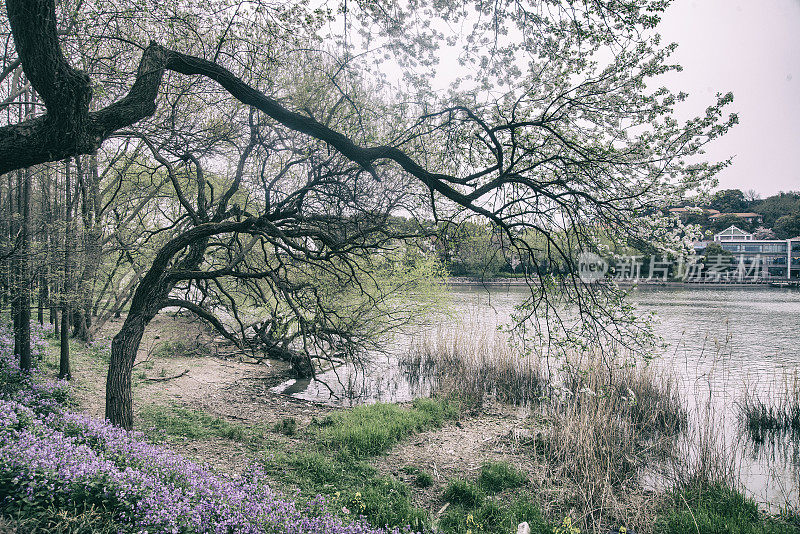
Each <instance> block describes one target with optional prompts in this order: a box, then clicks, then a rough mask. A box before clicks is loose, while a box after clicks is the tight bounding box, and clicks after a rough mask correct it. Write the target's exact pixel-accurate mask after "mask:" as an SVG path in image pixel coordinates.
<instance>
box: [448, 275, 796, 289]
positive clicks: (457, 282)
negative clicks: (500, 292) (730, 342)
mask: <svg viewBox="0 0 800 534" xmlns="http://www.w3.org/2000/svg"><path fill="white" fill-rule="evenodd" d="M447 283H448V284H449V285H452V286H487V287H500V286H525V285H527V283H528V282H527V281H526V280H525V279H524V278H473V277H468V276H457V277H451V278H449V279H448V280H447ZM618 284H619V286H620V287H625V288H629V287H670V288H678V287H680V288H692V289H697V288H713V289H725V288H730V289H744V288H753V289H764V288H775V289H786V288H800V282H798V281H794V280H793V281H788V280H786V281H780V280H775V281H771V282H675V281H667V282H663V281H647V280H640V281H638V282H630V281H624V280H623V281H620V282H618ZM784 284H785V285H784Z"/></svg>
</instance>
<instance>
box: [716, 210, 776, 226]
mask: <svg viewBox="0 0 800 534" xmlns="http://www.w3.org/2000/svg"><path fill="white" fill-rule="evenodd" d="M723 217H736V218H738V219H742V220H743V221H746V222H747V223H749V224H753V223H758V224H760V223H761V222H763V220H764V218H763V217H762V216H761V215H759V214H758V213H753V212H749V211H748V212H744V213H714V214H713V215H709V216H708V218H709V220H712V221H715V220H717V219H721V218H723Z"/></svg>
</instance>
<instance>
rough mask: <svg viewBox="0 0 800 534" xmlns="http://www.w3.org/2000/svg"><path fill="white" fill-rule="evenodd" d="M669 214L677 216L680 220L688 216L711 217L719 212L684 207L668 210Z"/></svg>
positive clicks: (709, 209)
mask: <svg viewBox="0 0 800 534" xmlns="http://www.w3.org/2000/svg"><path fill="white" fill-rule="evenodd" d="M669 212H670V214H672V215H677V216H678V217H680V218H682V219H683V218H686V217H688V216H690V215H705V216H706V217H709V218H710V217H712V216H714V215H716V214H718V213H719V210H714V209H711V208H699V207H697V206H684V207H682V208H670V209H669Z"/></svg>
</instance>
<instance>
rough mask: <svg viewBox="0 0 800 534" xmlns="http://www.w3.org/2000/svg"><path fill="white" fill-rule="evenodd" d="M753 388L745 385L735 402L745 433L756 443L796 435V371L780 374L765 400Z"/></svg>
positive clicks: (799, 386)
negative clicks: (780, 378)
mask: <svg viewBox="0 0 800 534" xmlns="http://www.w3.org/2000/svg"><path fill="white" fill-rule="evenodd" d="M755 391H757V388H755V387H748V388H745V394H744V396H743V398H742V399H741V401H740V402H739V403H738V405H739V420H740V423H741V424H742V426H743V428H744V430H745V432H746V434H747V436H748V437H749V438H750V439H751V440H753V441H754V442H756V443H764V442H765V441H767V440H768V439H771V438H774V437H790V438H793V439H800V376H798V374H797V372H794V373H792V374H786V375H784V377H783V379H782V381H781V384H780V385H779V386H778V388H777V390H776V391H773V392H771V394H770V395H769V400H765V399H764V398H763V396H762V395H759V394H758V393H755Z"/></svg>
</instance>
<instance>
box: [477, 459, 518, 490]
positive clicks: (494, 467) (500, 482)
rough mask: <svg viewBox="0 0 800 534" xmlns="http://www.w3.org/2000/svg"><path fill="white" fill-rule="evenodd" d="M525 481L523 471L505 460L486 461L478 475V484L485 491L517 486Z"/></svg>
mask: <svg viewBox="0 0 800 534" xmlns="http://www.w3.org/2000/svg"><path fill="white" fill-rule="evenodd" d="M527 482H528V477H527V476H526V475H525V473H523V472H522V471H520V470H518V469H517V468H516V467H514V466H512V465H510V464H509V463H507V462H487V463H485V464H483V466H482V467H481V474H480V475H479V476H478V485H479V486H480V487H481V489H483V491H485V492H487V493H497V492H498V491H503V490H506V489H512V488H518V487H520V486H522V485H524V484H526V483H527Z"/></svg>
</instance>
